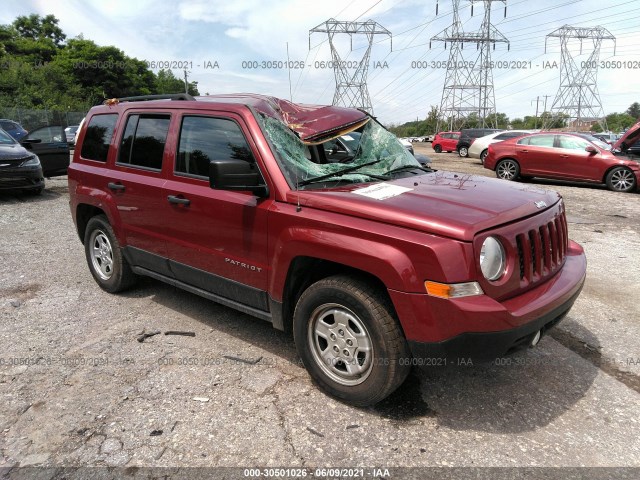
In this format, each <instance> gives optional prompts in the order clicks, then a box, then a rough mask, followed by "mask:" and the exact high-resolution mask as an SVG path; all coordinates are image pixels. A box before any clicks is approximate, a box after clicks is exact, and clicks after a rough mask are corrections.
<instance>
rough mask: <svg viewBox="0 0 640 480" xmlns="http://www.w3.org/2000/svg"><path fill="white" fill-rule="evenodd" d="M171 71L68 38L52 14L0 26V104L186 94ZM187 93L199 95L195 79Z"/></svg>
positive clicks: (86, 104) (80, 105)
mask: <svg viewBox="0 0 640 480" xmlns="http://www.w3.org/2000/svg"><path fill="white" fill-rule="evenodd" d="M184 91H185V84H184V82H183V81H182V80H181V79H179V78H177V77H176V76H175V75H174V74H173V72H172V71H171V70H160V71H158V73H154V72H153V71H151V69H149V68H148V66H147V64H146V62H144V61H142V60H138V59H137V58H132V57H129V56H127V55H125V54H124V52H123V51H122V50H120V49H118V48H116V47H113V46H106V47H103V46H100V45H97V44H96V43H95V42H93V41H91V40H87V39H85V38H83V36H82V35H80V36H78V37H76V38H72V39H67V36H66V35H65V34H64V32H63V31H62V29H61V28H60V27H59V26H58V19H57V18H56V17H55V16H54V15H46V16H44V17H41V16H39V15H36V14H32V15H29V16H19V17H17V18H16V19H15V20H14V21H13V23H11V24H10V25H0V107H18V108H24V109H48V110H62V111H68V110H72V111H74V110H75V111H86V110H88V109H89V108H90V107H91V106H92V105H96V104H99V103H101V102H102V101H103V100H105V99H106V98H114V97H126V96H133V95H151V94H160V93H182V92H184ZM188 93H190V94H191V95H199V92H198V84H197V82H190V83H189V84H188Z"/></svg>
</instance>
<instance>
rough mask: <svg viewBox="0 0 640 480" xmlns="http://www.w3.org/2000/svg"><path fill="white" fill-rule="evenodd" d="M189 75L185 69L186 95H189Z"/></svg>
mask: <svg viewBox="0 0 640 480" xmlns="http://www.w3.org/2000/svg"><path fill="white" fill-rule="evenodd" d="M188 74H189V72H187V69H186V68H185V70H184V93H187V94H188V93H189V80H188Z"/></svg>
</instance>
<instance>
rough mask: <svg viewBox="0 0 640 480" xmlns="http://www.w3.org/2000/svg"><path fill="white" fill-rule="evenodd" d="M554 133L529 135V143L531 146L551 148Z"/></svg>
mask: <svg viewBox="0 0 640 480" xmlns="http://www.w3.org/2000/svg"><path fill="white" fill-rule="evenodd" d="M554 138H555V135H537V136H535V137H529V145H531V146H532V147H549V148H553V141H554Z"/></svg>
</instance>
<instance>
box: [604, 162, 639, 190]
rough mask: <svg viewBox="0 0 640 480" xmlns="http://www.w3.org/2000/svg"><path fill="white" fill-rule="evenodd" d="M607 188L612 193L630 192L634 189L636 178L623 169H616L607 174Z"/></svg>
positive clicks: (630, 172)
mask: <svg viewBox="0 0 640 480" xmlns="http://www.w3.org/2000/svg"><path fill="white" fill-rule="evenodd" d="M606 182H607V187H608V188H609V190H613V191H614V192H624V193H626V192H632V191H633V190H635V188H636V176H635V175H634V174H633V172H632V171H631V170H629V169H628V168H625V167H616V168H614V169H613V170H611V171H610V172H609V173H608V174H607V180H606Z"/></svg>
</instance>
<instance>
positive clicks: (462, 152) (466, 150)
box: [458, 147, 469, 157]
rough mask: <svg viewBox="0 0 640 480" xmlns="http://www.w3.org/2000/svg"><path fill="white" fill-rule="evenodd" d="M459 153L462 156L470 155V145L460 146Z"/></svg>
mask: <svg viewBox="0 0 640 480" xmlns="http://www.w3.org/2000/svg"><path fill="white" fill-rule="evenodd" d="M458 155H460V156H461V157H468V156H469V147H460V148H459V149H458Z"/></svg>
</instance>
